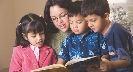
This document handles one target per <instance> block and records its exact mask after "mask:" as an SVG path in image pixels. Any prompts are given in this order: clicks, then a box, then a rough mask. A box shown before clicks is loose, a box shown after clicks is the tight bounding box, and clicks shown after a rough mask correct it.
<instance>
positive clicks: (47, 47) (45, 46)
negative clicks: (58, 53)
mask: <svg viewBox="0 0 133 72" xmlns="http://www.w3.org/2000/svg"><path fill="white" fill-rule="evenodd" d="M41 50H49V51H54V49H53V48H52V47H51V46H48V45H43V46H42V47H41Z"/></svg>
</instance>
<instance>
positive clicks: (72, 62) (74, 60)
mask: <svg viewBox="0 0 133 72" xmlns="http://www.w3.org/2000/svg"><path fill="white" fill-rule="evenodd" d="M94 57H96V56H93V57H87V58H81V59H73V60H70V61H68V62H67V63H66V64H65V66H67V65H71V64H74V63H77V62H80V61H85V60H88V59H91V58H94Z"/></svg>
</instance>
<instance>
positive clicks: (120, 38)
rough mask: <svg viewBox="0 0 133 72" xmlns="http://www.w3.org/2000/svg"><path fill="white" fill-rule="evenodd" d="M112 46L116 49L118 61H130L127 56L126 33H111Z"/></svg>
mask: <svg viewBox="0 0 133 72" xmlns="http://www.w3.org/2000/svg"><path fill="white" fill-rule="evenodd" d="M113 42H114V43H113V45H114V47H115V49H116V54H117V55H118V59H124V60H129V61H131V58H130V55H129V52H130V51H129V49H130V48H129V46H130V45H129V44H130V43H129V34H128V32H126V31H122V30H121V31H116V32H114V33H113Z"/></svg>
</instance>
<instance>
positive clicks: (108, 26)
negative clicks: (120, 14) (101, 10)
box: [102, 21, 112, 36]
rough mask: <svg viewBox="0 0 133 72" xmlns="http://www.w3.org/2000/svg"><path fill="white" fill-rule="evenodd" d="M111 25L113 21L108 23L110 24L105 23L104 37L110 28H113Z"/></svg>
mask: <svg viewBox="0 0 133 72" xmlns="http://www.w3.org/2000/svg"><path fill="white" fill-rule="evenodd" d="M111 24H112V22H111V21H108V22H106V23H105V27H104V29H103V30H102V34H103V36H104V35H105V34H106V33H107V32H108V30H109V28H110V27H111Z"/></svg>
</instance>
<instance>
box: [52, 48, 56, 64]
mask: <svg viewBox="0 0 133 72" xmlns="http://www.w3.org/2000/svg"><path fill="white" fill-rule="evenodd" d="M56 63H57V56H56V52H55V51H54V50H53V53H52V64H56Z"/></svg>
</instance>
